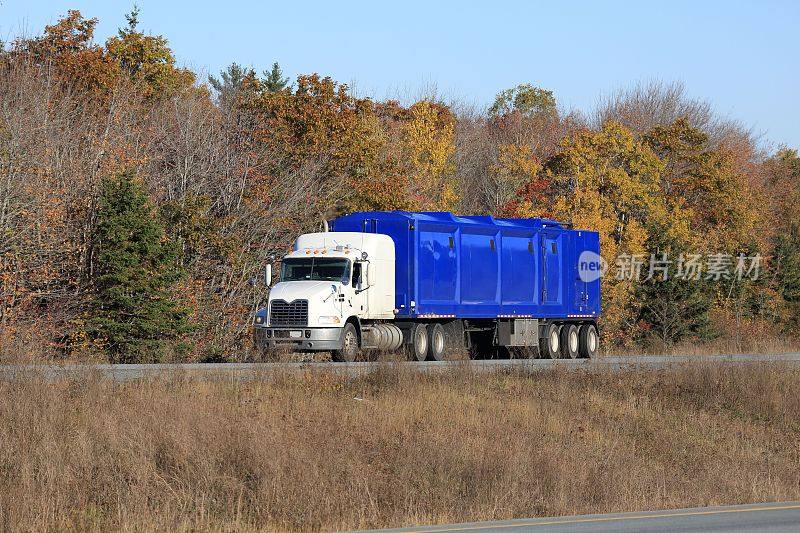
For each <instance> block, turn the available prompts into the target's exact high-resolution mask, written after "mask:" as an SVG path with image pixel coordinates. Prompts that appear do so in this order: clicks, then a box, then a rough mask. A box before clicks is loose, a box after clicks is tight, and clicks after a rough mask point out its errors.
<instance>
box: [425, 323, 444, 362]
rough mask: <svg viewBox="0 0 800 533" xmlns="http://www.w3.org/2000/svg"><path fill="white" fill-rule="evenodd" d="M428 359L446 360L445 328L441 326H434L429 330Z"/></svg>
mask: <svg viewBox="0 0 800 533" xmlns="http://www.w3.org/2000/svg"><path fill="white" fill-rule="evenodd" d="M428 359H430V360H431V361H441V360H442V359H444V328H443V327H442V325H441V324H434V325H433V327H431V328H428Z"/></svg>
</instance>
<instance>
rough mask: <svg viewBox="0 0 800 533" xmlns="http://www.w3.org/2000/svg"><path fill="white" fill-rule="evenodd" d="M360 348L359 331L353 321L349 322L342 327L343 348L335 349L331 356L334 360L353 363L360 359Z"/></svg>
mask: <svg viewBox="0 0 800 533" xmlns="http://www.w3.org/2000/svg"><path fill="white" fill-rule="evenodd" d="M360 351H361V350H360V349H359V346H358V332H357V331H356V327H355V326H354V325H353V323H352V322H348V323H347V324H345V325H344V328H342V349H341V350H334V351H333V352H332V353H331V358H332V359H333V360H334V361H339V362H343V363H352V362H353V361H355V360H356V359H358V356H359V353H360Z"/></svg>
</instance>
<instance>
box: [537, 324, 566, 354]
mask: <svg viewBox="0 0 800 533" xmlns="http://www.w3.org/2000/svg"><path fill="white" fill-rule="evenodd" d="M546 335H547V336H546V337H545V338H543V339H540V342H539V344H540V346H541V347H542V355H544V356H545V357H547V358H549V359H558V358H559V357H561V349H560V348H561V328H560V327H559V326H558V324H550V325H549V326H548V327H547V333H546Z"/></svg>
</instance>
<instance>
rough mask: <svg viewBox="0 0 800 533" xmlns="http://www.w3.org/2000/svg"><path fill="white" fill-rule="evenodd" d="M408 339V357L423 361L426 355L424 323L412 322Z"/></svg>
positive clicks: (426, 337) (425, 329) (412, 359)
mask: <svg viewBox="0 0 800 533" xmlns="http://www.w3.org/2000/svg"><path fill="white" fill-rule="evenodd" d="M410 340H411V342H410V343H409V344H408V345H407V346H408V358H409V359H410V360H411V361H424V360H425V359H426V358H427V357H428V328H427V327H425V324H414V327H413V328H411V339H410Z"/></svg>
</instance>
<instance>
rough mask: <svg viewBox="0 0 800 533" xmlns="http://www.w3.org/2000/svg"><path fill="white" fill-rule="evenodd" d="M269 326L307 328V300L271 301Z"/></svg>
mask: <svg viewBox="0 0 800 533" xmlns="http://www.w3.org/2000/svg"><path fill="white" fill-rule="evenodd" d="M269 325H270V326H307V325H308V300H295V301H293V302H292V303H287V302H286V300H273V301H272V303H271V304H270V307H269Z"/></svg>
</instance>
